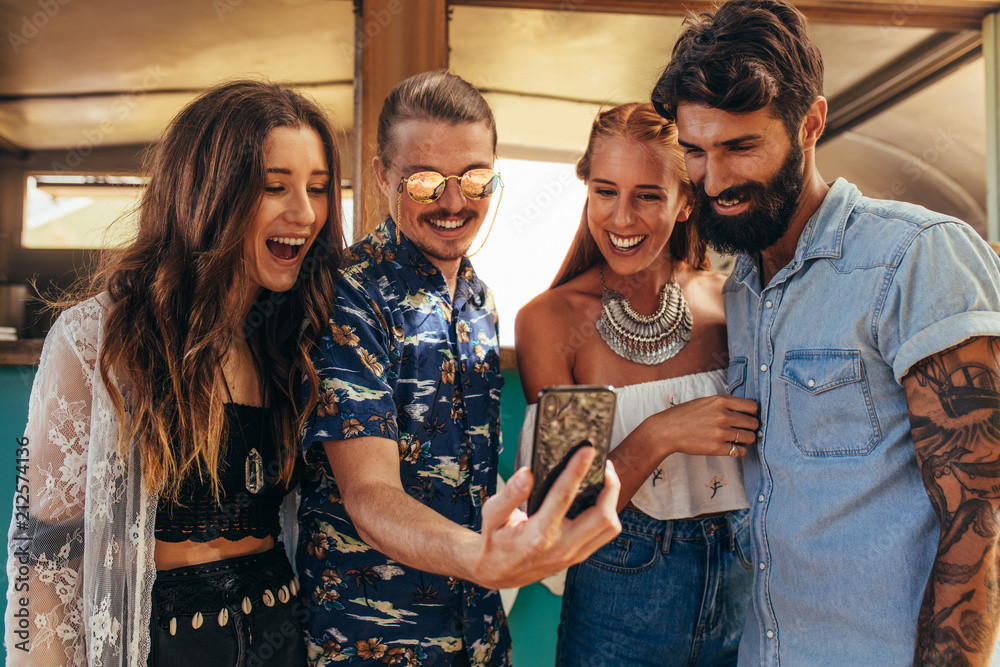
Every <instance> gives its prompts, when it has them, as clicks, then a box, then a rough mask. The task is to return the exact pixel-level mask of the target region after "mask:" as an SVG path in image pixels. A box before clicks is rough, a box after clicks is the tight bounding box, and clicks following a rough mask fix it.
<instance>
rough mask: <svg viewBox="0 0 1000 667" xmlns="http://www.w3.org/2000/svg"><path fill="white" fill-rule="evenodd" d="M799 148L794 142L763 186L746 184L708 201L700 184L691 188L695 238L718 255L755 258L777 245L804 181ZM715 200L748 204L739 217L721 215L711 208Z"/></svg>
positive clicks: (761, 184) (796, 204)
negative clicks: (695, 230)
mask: <svg viewBox="0 0 1000 667" xmlns="http://www.w3.org/2000/svg"><path fill="white" fill-rule="evenodd" d="M802 164H803V155H802V147H801V146H800V145H799V144H798V142H795V143H793V144H792V146H791V148H789V149H788V155H787V156H785V161H784V162H783V163H782V165H781V168H780V169H778V173H776V174H775V175H774V176H773V177H772V178H771V180H769V181H768V182H767V183H766V184H764V183H758V182H756V181H747V182H746V183H741V184H740V185H734V186H732V187H729V188H726V189H725V190H723V191H722V192H720V193H719V195H718V196H717V197H709V196H708V195H707V194H706V193H705V189H704V186H703V185H702V184H700V183H699V184H695V186H694V190H695V199H696V206H697V211H698V215H697V216H696V217H695V220H694V225H695V229H697V230H698V234H699V236H701V238H703V239H704V240H705V242H706V243H708V245H710V246H711V247H712V248H714V249H715V250H717V251H718V252H720V253H723V254H727V255H732V254H735V253H737V252H745V253H747V254H748V255H755V254H757V253H759V252H760V251H762V250H766V249H767V248H770V247H771V246H772V245H774V244H775V243H777V242H778V239H780V238H781V237H782V236H783V235H784V234H785V232H786V231H788V227H789V225H790V224H791V222H792V217H793V216H794V215H795V211H796V210H797V209H798V205H799V195H800V194H802V188H803V187H804V185H805V180H804V177H803V172H802ZM716 199H723V200H732V199H739V200H740V201H747V202H749V204H750V206H749V207H748V208H747V210H746V211H744V212H743V213H737V214H735V215H723V214H721V213H718V212H717V211H716V210H715V208H713V206H712V202H713V201H714V200H716Z"/></svg>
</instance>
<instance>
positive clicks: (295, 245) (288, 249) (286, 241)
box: [266, 236, 307, 260]
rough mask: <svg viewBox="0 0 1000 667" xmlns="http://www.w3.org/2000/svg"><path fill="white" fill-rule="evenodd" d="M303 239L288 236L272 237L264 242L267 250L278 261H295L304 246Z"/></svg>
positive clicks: (304, 240) (304, 241)
mask: <svg viewBox="0 0 1000 667" xmlns="http://www.w3.org/2000/svg"><path fill="white" fill-rule="evenodd" d="M306 240H307V239H304V238H293V237H290V236H272V237H271V238H269V239H268V240H267V241H266V244H267V249H268V250H269V251H270V252H271V254H272V255H274V256H275V257H277V258H278V259H285V260H287V259H295V258H296V257H298V256H299V253H300V252H302V246H304V245H305V244H306Z"/></svg>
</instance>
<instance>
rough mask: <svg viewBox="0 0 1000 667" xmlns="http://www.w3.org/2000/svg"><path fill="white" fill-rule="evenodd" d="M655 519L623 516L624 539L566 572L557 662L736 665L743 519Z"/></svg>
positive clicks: (568, 665)
mask: <svg viewBox="0 0 1000 667" xmlns="http://www.w3.org/2000/svg"><path fill="white" fill-rule="evenodd" d="M748 512H749V511H748V510H738V511H734V512H728V513H726V514H720V515H717V516H712V517H707V518H703V519H683V520H676V521H659V520H657V519H653V518H652V517H650V516H647V515H646V514H643V513H642V512H639V511H636V510H633V509H629V508H626V509H624V510H622V512H621V514H620V515H619V516H620V518H621V522H622V532H621V534H620V535H619V536H618V537H616V538H615V539H614V540H612V541H611V542H610V543H608V544H607V545H605V546H604V547H601V548H600V549H599V550H598V551H597V552H596V553H594V555H593V556H591V557H590V558H589V559H587V560H586V561H584V562H583V563H580V564H579V565H576V566H574V567H571V568H570V569H569V572H568V574H567V577H566V592H565V593H564V595H563V605H562V621H561V622H560V624H559V644H558V648H557V652H556V663H557V664H558V665H560V666H561V667H582V666H588V667H589V666H591V665H594V666H596V665H656V666H657V667H661V666H663V665H735V664H736V656H737V652H738V650H739V644H740V634H741V633H742V631H743V622H744V620H745V617H746V612H747V607H748V605H749V602H750V589H751V585H752V575H751V563H750V528H749V526H750V517H749V513H748Z"/></svg>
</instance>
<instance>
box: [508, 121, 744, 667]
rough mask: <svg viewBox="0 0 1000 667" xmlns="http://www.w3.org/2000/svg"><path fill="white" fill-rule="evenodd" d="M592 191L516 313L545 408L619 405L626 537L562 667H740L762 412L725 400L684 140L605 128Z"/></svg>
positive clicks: (575, 605) (601, 562)
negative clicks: (750, 506)
mask: <svg viewBox="0 0 1000 667" xmlns="http://www.w3.org/2000/svg"><path fill="white" fill-rule="evenodd" d="M577 175H578V176H579V177H580V178H581V179H582V180H583V181H584V183H586V185H587V201H586V204H585V205H584V210H583V216H582V219H581V221H580V227H579V230H578V231H577V234H576V237H575V238H574V240H573V243H572V245H571V247H570V250H569V252H568V254H567V256H566V259H565V260H564V262H563V265H562V267H561V268H560V270H559V273H558V275H557V277H556V279H555V281H554V282H553V283H552V287H551V288H550V289H549V290H548V291H546V292H543V293H542V294H541V295H539V296H538V297H536V298H535V299H534V300H532V301H531V302H530V303H529V304H527V305H526V306H524V308H522V309H521V311H520V312H519V313H518V316H517V322H516V335H517V362H518V369H519V371H520V376H521V384H522V387H523V389H524V394H525V396H526V397H527V399H528V402H529V403H531V404H533V403H535V402H536V401H537V400H538V398H537V397H538V392H539V390H541V389H542V388H544V387H546V386H549V385H559V384H599V385H613V386H614V387H615V391H616V393H617V408H616V413H615V419H614V424H613V427H612V436H611V445H612V448H613V449H612V451H611V454H610V456H609V458H610V459H611V460H612V461H614V464H615V469H616V471H617V472H618V475H619V477H620V478H621V484H622V488H621V494H620V496H619V506H618V509H619V512H620V513H619V517H620V519H621V523H622V532H621V535H620V536H619V537H617V538H615V539H614V540H613V541H612V542H611V543H610V544H608V545H606V546H604V547H602V548H601V549H599V550H598V551H597V552H595V553H594V555H593V556H591V558H589V559H588V560H587V561H584V562H583V563H580V564H579V565H576V566H574V567H572V568H570V569H569V571H568V573H567V577H566V584H565V593H564V596H563V608H562V621H561V623H560V626H559V644H558V650H557V661H558V663H559V664H560V665H581V664H616V665H626V664H627V665H640V664H642V665H696V664H711V665H721V664H735V662H736V652H737V649H738V646H739V638H740V634H741V632H742V629H743V620H744V614H745V611H746V605H747V602H748V601H749V593H750V581H751V579H750V571H749V568H750V563H749V560H748V558H749V556H750V554H749V546H748V545H749V541H748V540H749V535H748V532H747V531H748V530H749V529H748V521H747V511H746V508H747V499H746V497H745V495H744V492H743V484H742V470H741V468H740V462H739V457H740V456H742V455H743V454H744V452H745V450H746V447H747V445H749V444H751V443H752V442H753V441H754V440H755V438H756V436H755V432H756V430H757V419H756V417H755V413H756V410H757V405H756V403H754V402H753V401H748V400H746V399H741V398H734V397H731V396H726V395H725V394H726V370H725V368H726V328H725V318H724V315H723V310H722V285H723V282H724V281H725V276H723V275H722V274H719V273H717V272H714V271H711V270H710V265H709V261H708V258H707V256H706V253H705V244H704V243H703V242H702V241H700V240H699V239H698V237H697V235H696V233H695V230H694V227H693V225H692V224H691V221H690V219H689V218H690V216H691V214H692V211H691V209H692V206H691V195H692V188H691V183H690V181H689V180H688V178H687V174H686V171H685V169H684V156H683V154H682V152H681V148H680V146H679V145H678V143H677V131H676V128H675V127H674V125H673V124H672V123H670V122H668V121H666V120H664V119H663V118H662V117H660V116H659V115H658V114H657V113H656V112H655V111H654V110H653V108H652V106H651V105H649V104H625V105H621V106H618V107H615V108H612V109H609V110H607V111H604V112H602V113H600V114H599V115H598V117H597V119H596V120H595V121H594V124H593V127H592V130H591V134H590V141H589V143H588V145H587V150H586V153H585V154H584V156H583V157H582V158H581V159H580V161H579V162H578V163H577ZM535 409H536V406H535V405H530V406H529V409H528V414H527V419H526V424H527V428H525V429H523V430H522V435H525V434H527V433H530V425H531V424H532V423H533V421H534V418H533V415H534V410H535ZM524 440H526V438H522V441H524Z"/></svg>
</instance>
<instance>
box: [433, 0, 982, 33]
mask: <svg viewBox="0 0 1000 667" xmlns="http://www.w3.org/2000/svg"><path fill="white" fill-rule="evenodd" d="M448 4H449V5H452V6H455V5H465V6H476V7H492V8H506V9H542V10H547V11H555V12H577V11H583V12H605V13H610V14H646V15H655V16H685V15H687V13H688V12H689V11H693V12H701V11H705V10H709V9H713V8H715V6H716V4H717V3H716V2H711V1H705V0H448ZM792 4H794V5H795V6H796V7H798V8H799V10H801V11H802V13H804V14H805V15H806V16H808V17H809V19H810V20H811V21H816V22H820V23H844V24H851V25H874V26H880V27H883V28H886V29H892V28H902V27H908V28H935V29H938V30H948V31H958V30H979V29H980V28H981V27H982V22H983V19H984V18H986V16H987V15H988V14H990V13H993V12H996V11H1000V2H993V1H992V0H989V1H988V0H934V1H932V2H925V1H924V0H847V1H845V2H841V1H840V0H800V1H798V2H793V3H792Z"/></svg>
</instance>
